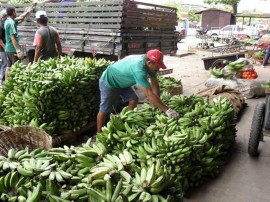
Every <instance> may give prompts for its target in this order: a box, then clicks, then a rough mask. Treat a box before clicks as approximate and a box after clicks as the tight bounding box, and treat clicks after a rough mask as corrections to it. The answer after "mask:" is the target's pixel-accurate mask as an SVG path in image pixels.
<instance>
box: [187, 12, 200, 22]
mask: <svg viewBox="0 0 270 202" xmlns="http://www.w3.org/2000/svg"><path fill="white" fill-rule="evenodd" d="M196 12H197V11H196V10H194V9H192V10H190V11H189V12H188V17H189V20H190V21H197V22H199V21H200V15H198V14H195V13H196Z"/></svg>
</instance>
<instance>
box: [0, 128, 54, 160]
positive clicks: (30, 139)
mask: <svg viewBox="0 0 270 202" xmlns="http://www.w3.org/2000/svg"><path fill="white" fill-rule="evenodd" d="M26 147H28V148H29V150H30V151H32V150H34V149H37V148H41V149H46V150H48V149H50V148H51V147H52V139H51V137H50V136H49V135H48V134H47V133H46V132H45V131H44V130H42V129H39V128H35V127H31V126H20V127H16V128H12V129H8V130H5V131H3V132H1V133H0V155H2V156H7V153H8V151H9V150H10V149H11V148H16V149H18V150H22V149H25V148H26Z"/></svg>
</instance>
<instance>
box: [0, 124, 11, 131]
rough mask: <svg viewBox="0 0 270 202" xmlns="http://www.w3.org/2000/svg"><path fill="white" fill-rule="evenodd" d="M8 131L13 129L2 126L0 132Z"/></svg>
mask: <svg viewBox="0 0 270 202" xmlns="http://www.w3.org/2000/svg"><path fill="white" fill-rule="evenodd" d="M8 129H11V128H10V127H8V126H4V125H0V132H2V131H5V130H8Z"/></svg>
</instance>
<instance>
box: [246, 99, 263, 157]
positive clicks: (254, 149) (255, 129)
mask: <svg viewBox="0 0 270 202" xmlns="http://www.w3.org/2000/svg"><path fill="white" fill-rule="evenodd" d="M264 112H265V103H259V104H257V105H256V107H255V110H254V114H253V117H252V124H251V130H250V136H249V141H248V153H249V155H250V156H257V155H258V147H259V142H260V139H261V135H263V131H262V129H263V120H264Z"/></svg>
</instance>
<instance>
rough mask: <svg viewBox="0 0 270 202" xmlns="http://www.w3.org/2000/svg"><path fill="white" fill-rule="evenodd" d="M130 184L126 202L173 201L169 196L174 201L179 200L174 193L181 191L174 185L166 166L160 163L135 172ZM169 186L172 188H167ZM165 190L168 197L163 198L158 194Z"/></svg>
mask: <svg viewBox="0 0 270 202" xmlns="http://www.w3.org/2000/svg"><path fill="white" fill-rule="evenodd" d="M132 184H133V187H132V189H131V192H132V194H130V196H129V197H128V201H163V200H165V201H173V200H172V195H170V194H174V195H175V197H176V198H175V200H179V198H178V196H177V194H176V193H181V191H182V190H179V189H178V188H179V187H178V186H176V185H175V183H174V175H172V174H171V172H170V170H169V169H168V168H167V167H166V166H164V165H162V164H161V161H157V162H156V164H151V165H150V166H149V167H143V168H142V169H141V170H140V171H139V172H135V177H134V178H133V181H132ZM169 186H173V188H169ZM176 187H178V188H176ZM165 189H167V191H168V193H169V195H167V197H165V198H164V196H162V195H160V193H161V192H162V191H163V190H165ZM180 198H181V197H180Z"/></svg>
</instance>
